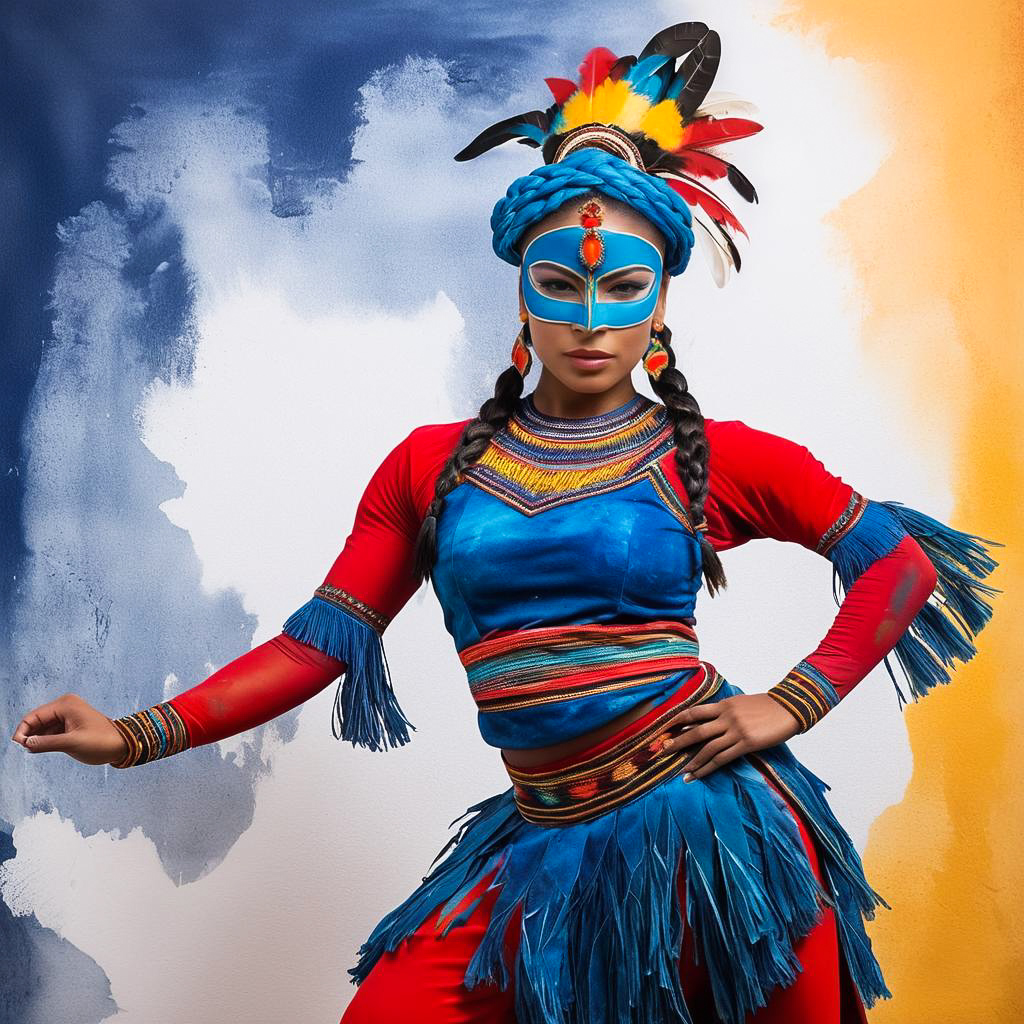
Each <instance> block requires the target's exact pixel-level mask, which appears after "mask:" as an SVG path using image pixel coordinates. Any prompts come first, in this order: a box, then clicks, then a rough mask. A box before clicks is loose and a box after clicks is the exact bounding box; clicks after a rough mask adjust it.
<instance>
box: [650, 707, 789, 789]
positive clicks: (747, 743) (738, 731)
mask: <svg viewBox="0 0 1024 1024" xmlns="http://www.w3.org/2000/svg"><path fill="white" fill-rule="evenodd" d="M672 724H673V725H678V724H682V725H683V726H684V727H685V728H684V730H683V732H682V734H681V735H680V736H676V737H674V738H673V739H671V740H668V742H666V743H665V745H664V747H662V753H667V752H668V751H670V750H678V749H681V748H685V747H691V746H693V745H694V744H696V743H701V744H703V746H701V747H699V748H698V749H697V750H696V751H694V752H693V753H692V754H691V756H690V760H689V761H688V762H687V765H686V773H685V774H684V775H683V778H684V779H685V780H686V781H687V782H692V781H693V780H694V779H703V778H704V777H705V776H706V775H710V774H711V773H712V772H713V771H714V770H715V769H716V768H721V767H722V765H723V764H728V763H729V762H730V761H734V760H735V759H736V758H737V757H741V756H742V755H743V754H749V753H750V752H751V751H754V750H763V749H764V748H765V747H772V746H775V744H776V743H785V741H786V740H788V739H790V738H791V737H792V736H795V735H796V734H797V733H798V732H799V731H800V723H799V722H798V721H797V720H796V718H795V717H794V716H793V715H791V714H790V713H789V712H788V711H787V710H786V709H785V708H784V707H783V706H782V705H781V704H780V703H779V702H778V701H777V700H775V698H774V697H769V696H768V694H766V693H741V694H737V695H736V696H735V697H725V698H724V699H723V700H720V701H715V702H713V703H710V704H698V705H696V707H692V708H686V709H685V710H684V711H680V712H679V714H678V715H677V716H676V717H675V718H674V719H673V720H672Z"/></svg>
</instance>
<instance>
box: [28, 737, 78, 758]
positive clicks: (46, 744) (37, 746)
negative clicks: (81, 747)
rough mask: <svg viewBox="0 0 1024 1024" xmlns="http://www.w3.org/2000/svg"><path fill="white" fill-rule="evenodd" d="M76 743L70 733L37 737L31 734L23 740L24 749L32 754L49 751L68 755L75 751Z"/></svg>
mask: <svg viewBox="0 0 1024 1024" xmlns="http://www.w3.org/2000/svg"><path fill="white" fill-rule="evenodd" d="M77 748H78V741H77V739H76V738H75V736H74V735H73V734H72V733H68V732H59V733H53V734H51V735H42V736H38V735H35V734H33V735H32V736H29V737H28V738H27V739H26V740H25V749H26V750H28V751H29V752H30V753H33V754H42V753H47V752H49V751H55V750H57V751H63V752H64V753H65V754H70V753H72V752H73V751H75V750H77Z"/></svg>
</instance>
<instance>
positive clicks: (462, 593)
mask: <svg viewBox="0 0 1024 1024" xmlns="http://www.w3.org/2000/svg"><path fill="white" fill-rule="evenodd" d="M673 446H674V442H673V438H672V425H671V421H670V420H669V418H668V415H667V411H666V410H665V408H664V406H662V405H660V404H658V403H655V402H652V401H651V400H650V399H648V398H646V397H645V396H643V395H636V396H635V397H634V398H633V399H631V400H630V401H629V402H627V403H625V404H624V405H622V406H620V407H619V408H617V409H614V410H612V411H610V412H607V413H603V414H601V415H599V416H593V417H587V418H586V419H580V420H576V419H568V418H562V417H551V416H546V415H543V414H541V413H539V412H538V411H537V410H536V407H535V406H534V405H533V402H532V397H531V396H530V395H527V396H525V397H524V398H522V399H520V401H519V405H518V407H517V410H516V412H515V414H514V415H513V417H512V418H511V420H510V424H509V426H508V427H506V428H505V429H504V430H502V431H499V432H498V433H497V434H496V435H495V437H494V438H492V441H491V445H490V447H489V448H488V451H487V453H485V455H484V456H483V457H482V458H481V459H480V460H479V461H478V463H477V464H475V465H474V466H473V467H471V468H470V470H468V471H467V473H466V474H465V479H463V480H462V482H460V483H459V484H457V486H456V487H455V488H454V489H453V490H452V491H450V492H449V494H448V496H447V498H446V499H445V506H444V509H443V512H442V515H441V517H440V519H439V521H438V528H437V550H438V556H437V562H436V565H435V568H434V576H433V587H434V590H435V592H436V594H437V596H438V599H439V601H440V603H441V607H442V609H443V612H444V621H445V626H446V628H447V629H448V632H449V633H450V634H451V635H452V638H453V639H454V641H455V646H456V649H457V650H459V651H463V650H464V649H465V648H467V647H469V646H470V645H472V644H476V643H478V642H480V641H481V640H483V639H486V638H487V637H488V636H490V635H491V634H493V633H495V632H498V631H505V630H519V629H529V628H535V627H539V626H553V625H566V624H582V623H595V622H613V621H620V622H649V621H653V620H657V619H669V620H674V621H685V622H690V623H692V622H693V621H694V618H693V615H694V605H695V602H696V596H697V592H698V590H699V589H700V586H701V571H700V548H699V544H698V542H697V540H696V537H695V535H694V533H693V532H692V530H691V529H690V528H689V526H688V519H687V516H686V513H685V508H683V507H682V506H681V505H678V504H676V503H675V502H674V501H673V497H674V495H673V494H672V493H671V491H670V488H669V487H668V486H667V483H666V480H665V478H664V476H663V475H662V474H661V472H660V469H659V466H658V460H659V459H661V458H662V457H663V456H664V455H666V454H667V453H668V452H669V451H671V450H672V448H673ZM531 467H532V468H533V469H536V470H537V471H538V472H537V473H536V474H535V475H533V476H531V473H530V470H531ZM676 501H677V499H676ZM689 674H692V673H688V672H683V673H679V672H676V673H672V674H668V675H666V676H665V677H664V678H662V679H660V680H658V681H656V682H652V683H648V684H646V685H642V686H636V687H631V688H629V689H627V690H619V691H617V692H614V693H598V694H594V695H588V696H584V697H575V698H573V699H570V700H564V701H559V702H556V703H551V704H546V705H544V706H542V707H532V708H527V709H521V710H517V711H506V712H501V713H495V712H490V713H487V714H483V713H481V714H480V715H479V721H480V729H481V733H482V735H483V737H484V740H485V741H486V742H487V743H489V744H491V745H493V746H500V747H506V748H510V749H518V748H528V747H541V746H548V745H550V744H554V743H558V742H561V741H563V740H566V739H569V738H572V737H574V736H578V735H581V734H582V733H584V732H587V731H589V730H591V729H595V728H597V727H599V726H600V725H602V724H604V723H605V722H607V721H610V720H611V719H612V718H615V717H616V716H618V715H621V714H623V713H624V712H625V711H627V710H629V708H631V707H633V706H635V705H637V704H639V703H641V702H643V701H645V700H647V699H649V698H651V697H657V696H659V695H661V694H667V693H669V692H671V690H672V689H674V688H675V687H677V686H678V685H679V684H680V683H681V682H682V681H683V680H684V679H685V678H687V676H688V675H689Z"/></svg>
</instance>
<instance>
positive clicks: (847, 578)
mask: <svg viewBox="0 0 1024 1024" xmlns="http://www.w3.org/2000/svg"><path fill="white" fill-rule="evenodd" d="M908 534H909V535H910V536H911V537H913V538H914V539H915V540H916V541H917V542H918V543H919V544H920V545H921V547H922V548H923V549H924V552H925V554H926V555H927V556H928V558H929V560H930V561H931V563H932V565H933V566H935V571H936V573H937V575H938V582H937V583H936V587H935V595H933V597H934V596H937V597H938V601H934V600H933V599H932V598H930V599H929V601H928V603H927V604H926V605H925V606H924V607H923V608H922V609H921V611H920V612H918V614H917V615H916V616H915V617H914V619H913V621H912V622H911V623H910V626H909V627H908V628H907V631H906V632H905V633H904V634H903V636H902V637H901V638H900V640H899V641H898V642H897V643H896V645H895V647H894V648H893V651H892V654H894V655H895V657H896V660H897V661H898V662H899V664H900V667H901V669H902V670H903V674H904V676H905V677H906V680H907V682H908V683H909V686H910V694H911V698H912V699H913V700H915V701H916V700H919V699H920V698H921V697H923V696H925V695H926V694H927V693H928V692H930V691H931V690H932V688H933V687H935V686H936V685H938V684H939V683H948V682H949V681H950V678H951V674H950V670H951V669H953V668H954V666H955V662H956V661H961V662H966V661H969V660H970V659H971V658H972V657H974V655H975V654H976V653H977V648H976V647H975V645H974V643H973V640H974V638H975V637H976V636H977V635H978V634H979V633H980V632H981V630H982V629H983V628H984V627H985V625H986V624H987V623H988V621H989V619H990V618H991V617H992V605H991V604H990V603H989V601H988V600H987V598H988V597H990V596H991V595H993V594H998V593H1001V591H1000V590H998V589H997V588H995V587H992V586H990V585H989V584H987V583H985V582H983V581H984V579H985V578H986V577H987V576H988V575H989V574H990V573H991V572H992V571H993V570H994V569H995V568H996V566H997V565H998V564H999V563H998V562H996V560H995V559H994V558H993V557H992V556H991V554H990V553H989V552H988V550H987V549H986V545H987V546H989V547H1003V545H1002V544H1001V543H1000V542H999V541H994V540H988V539H986V538H984V537H979V536H977V535H975V534H972V533H964V532H962V531H960V530H955V529H953V528H952V527H950V526H946V525H945V524H944V523H941V522H939V521H938V520H937V519H933V518H932V517H931V516H928V515H925V513H923V512H918V511H917V510H916V509H912V508H908V507H907V506H906V505H903V504H902V503H901V502H898V501H884V502H876V501H869V502H868V504H867V508H866V509H865V511H864V515H863V517H862V518H861V520H860V521H859V522H858V523H857V524H856V525H855V526H854V528H853V529H851V530H850V531H849V532H848V533H846V534H845V535H844V536H843V537H842V538H841V539H840V540H839V541H837V542H836V544H835V545H834V546H833V548H832V549H831V550H830V551H829V552H828V556H827V557H828V558H829V559H830V560H831V561H832V563H833V566H834V567H835V569H834V574H833V590H834V593H835V597H836V601H837V602H838V601H839V592H838V589H837V588H836V586H835V584H836V582H837V581H838V582H839V583H841V584H842V588H843V590H849V589H850V587H851V586H852V585H853V583H854V582H855V581H856V579H857V578H858V577H859V576H860V575H861V573H863V572H864V571H865V570H866V569H867V568H868V567H869V566H870V565H871V564H872V563H873V562H874V561H875V560H876V559H878V558H882V557H884V556H885V555H887V554H889V552H891V551H892V550H893V548H895V547H896V545H897V544H898V543H899V542H900V541H901V540H902V539H903V537H905V536H907V535H908ZM891 656H892V655H887V656H886V658H885V667H886V671H888V673H889V678H890V679H892V682H893V686H895V687H896V693H897V694H898V695H899V702H900V707H901V708H902V706H903V705H904V704H906V703H908V701H907V697H906V695H905V694H904V692H903V690H902V689H901V688H900V685H899V683H898V682H897V680H896V676H895V674H894V673H893V669H892V664H891V662H890V660H889V659H890V657H891Z"/></svg>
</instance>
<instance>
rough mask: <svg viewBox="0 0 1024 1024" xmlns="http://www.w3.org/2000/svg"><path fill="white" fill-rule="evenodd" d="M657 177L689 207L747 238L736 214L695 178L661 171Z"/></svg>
mask: <svg viewBox="0 0 1024 1024" xmlns="http://www.w3.org/2000/svg"><path fill="white" fill-rule="evenodd" d="M658 177H659V178H662V179H664V180H665V181H667V182H668V184H669V186H670V187H672V188H673V189H675V190H676V192H678V193H679V194H680V195H681V196H682V197H683V199H685V200H686V201H687V203H689V204H690V206H691V207H692V206H694V205H699V206H701V207H703V208H704V209H705V210H707V212H708V213H709V214H710V215H711V216H712V217H713V218H714V219H715V220H716V221H717V222H718V223H719V224H722V223H724V224H727V225H728V226H729V227H730V228H732V229H733V231H738V232H740V234H742V235H743V236H744V237H748V236H747V232H746V229H745V228H744V227H743V225H742V224H741V223H740V222H739V221H738V220H737V219H736V214H734V213H733V212H732V210H730V209H729V207H728V206H726V205H725V203H723V202H722V200H721V199H719V198H718V196H716V195H715V194H714V192H712V191H711V189H709V188H707V187H706V186H705V185H702V184H701V183H700V182H699V181H697V179H696V178H691V177H690V176H689V175H687V174H675V173H672V172H668V171H662V173H661V174H659V175H658Z"/></svg>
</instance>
